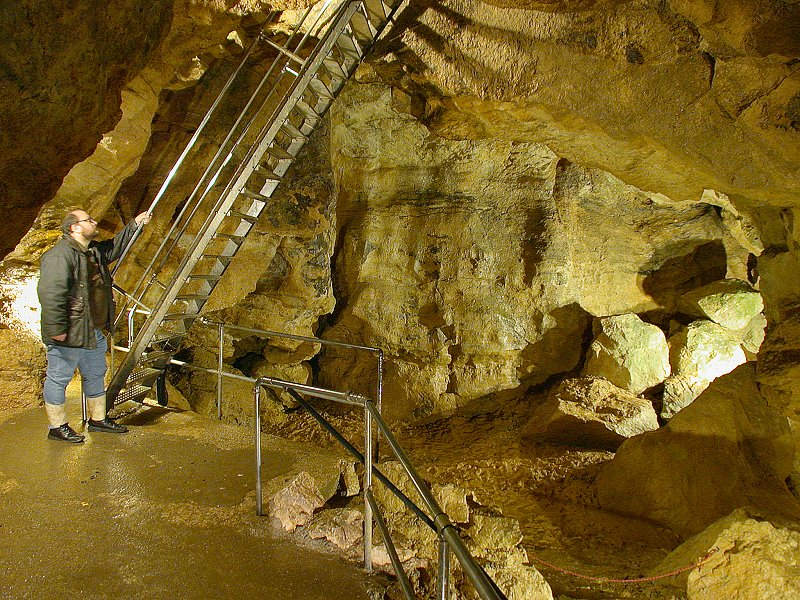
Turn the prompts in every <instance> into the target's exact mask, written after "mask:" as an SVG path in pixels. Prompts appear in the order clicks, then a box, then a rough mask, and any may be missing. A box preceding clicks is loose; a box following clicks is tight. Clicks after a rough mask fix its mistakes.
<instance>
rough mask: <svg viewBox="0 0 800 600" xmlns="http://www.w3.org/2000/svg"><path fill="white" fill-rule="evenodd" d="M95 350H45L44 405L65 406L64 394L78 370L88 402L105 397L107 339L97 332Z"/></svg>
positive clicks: (96, 330)
mask: <svg viewBox="0 0 800 600" xmlns="http://www.w3.org/2000/svg"><path fill="white" fill-rule="evenodd" d="M94 334H95V338H96V339H97V347H96V348H94V349H92V350H88V349H86V348H68V347H66V346H56V345H55V344H52V345H50V344H48V346H47V375H46V376H45V378H44V401H45V403H47V404H64V401H65V400H66V398H65V396H64V392H65V391H66V389H67V385H68V384H69V382H70V381H71V380H72V376H73V375H74V373H75V368H76V367H77V368H78V369H79V370H80V372H81V379H82V383H83V391H84V393H85V394H86V397H87V398H96V397H97V396H102V395H103V394H105V391H106V389H105V381H104V378H105V374H106V350H107V349H108V345H107V344H106V337H105V336H104V335H103V332H102V331H100V330H99V329H95V331H94Z"/></svg>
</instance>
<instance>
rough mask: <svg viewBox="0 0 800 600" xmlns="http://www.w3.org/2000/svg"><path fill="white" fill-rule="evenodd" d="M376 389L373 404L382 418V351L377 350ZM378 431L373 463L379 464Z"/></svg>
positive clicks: (378, 432)
mask: <svg viewBox="0 0 800 600" xmlns="http://www.w3.org/2000/svg"><path fill="white" fill-rule="evenodd" d="M377 387H378V389H377V390H376V397H375V403H376V406H377V407H378V414H379V415H381V416H383V412H382V409H381V405H382V399H383V350H380V349H378V386H377ZM380 435H381V434H380V431H377V432H376V434H375V462H380V443H381V442H380Z"/></svg>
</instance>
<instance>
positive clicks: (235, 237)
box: [214, 232, 245, 244]
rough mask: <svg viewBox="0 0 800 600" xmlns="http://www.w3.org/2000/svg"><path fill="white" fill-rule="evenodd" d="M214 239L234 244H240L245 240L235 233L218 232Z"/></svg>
mask: <svg viewBox="0 0 800 600" xmlns="http://www.w3.org/2000/svg"><path fill="white" fill-rule="evenodd" d="M214 237H215V238H219V239H221V240H231V241H233V242H236V243H237V244H241V243H242V242H243V241H244V238H245V236H243V235H238V234H236V233H219V232H217V233H215V234H214Z"/></svg>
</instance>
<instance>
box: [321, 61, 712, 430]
mask: <svg viewBox="0 0 800 600" xmlns="http://www.w3.org/2000/svg"><path fill="white" fill-rule="evenodd" d="M365 72H366V73H367V75H369V71H368V70H367V71H365ZM395 99H396V95H394V94H393V93H392V90H391V89H389V88H388V87H386V86H384V85H381V84H377V83H369V84H361V85H352V84H351V85H348V86H347V87H346V89H345V90H344V92H343V94H342V95H341V96H340V97H339V98H338V99H337V102H336V104H334V106H333V107H332V112H331V149H332V152H331V163H332V167H333V171H334V173H336V174H337V178H340V179H338V180H337V186H338V187H339V189H340V190H341V192H340V194H339V197H338V199H337V205H336V209H337V225H338V228H339V229H338V240H337V248H338V249H339V251H338V252H337V257H336V265H335V273H336V276H335V281H334V287H335V289H336V290H337V302H338V309H337V312H336V313H335V317H334V318H333V319H332V320H331V321H330V322H329V326H328V327H327V329H326V330H325V334H326V335H329V336H330V337H332V338H334V339H343V340H351V341H357V342H358V343H367V344H370V345H377V346H380V347H383V348H384V349H385V350H386V351H387V373H386V383H385V392H386V395H387V397H391V398H392V401H391V403H386V407H387V411H389V412H388V413H387V414H389V415H390V416H391V417H394V416H402V415H408V414H416V415H418V416H421V415H425V414H429V413H431V412H436V411H443V410H452V409H454V408H457V407H458V406H461V405H463V404H464V403H466V402H469V401H470V400H472V399H474V398H477V397H480V396H482V395H485V394H487V393H490V392H493V391H497V390H503V389H513V388H517V387H519V386H520V385H530V384H535V383H538V382H542V381H544V379H546V378H547V377H548V376H550V375H552V374H554V373H559V372H564V371H567V370H569V369H571V368H574V367H575V366H576V365H577V364H578V361H579V360H580V346H582V336H583V333H584V331H585V329H586V315H585V313H590V314H594V315H598V316H606V315H608V314H618V313H620V312H623V313H624V312H630V311H632V310H636V311H638V310H652V309H656V308H664V307H670V306H673V305H674V302H675V300H676V298H677V296H678V295H680V293H682V292H684V291H687V290H689V289H692V288H694V287H697V286H699V285H703V284H705V283H708V282H710V281H713V280H714V279H718V278H720V277H721V276H723V275H721V273H722V274H724V272H725V258H724V250H723V248H722V243H721V236H722V233H721V229H720V224H719V217H718V216H717V214H716V213H715V211H713V210H709V209H710V207H709V206H708V205H690V206H681V207H675V206H670V205H667V204H663V203H660V202H657V201H656V200H654V199H653V198H651V197H650V196H649V195H648V194H646V193H645V192H643V191H641V190H637V189H636V188H633V187H631V186H627V185H625V184H624V183H622V182H620V181H619V180H617V179H615V178H614V177H612V176H610V175H608V174H607V173H603V172H601V171H596V170H592V169H586V168H583V167H580V166H579V165H575V164H572V163H570V162H569V161H565V160H560V159H558V157H556V156H555V155H554V154H553V153H552V152H551V151H550V150H549V149H548V148H546V147H544V146H540V145H537V144H519V143H508V144H507V143H501V144H499V145H498V144H496V143H494V142H492V141H488V140H478V141H473V140H453V139H451V140H448V139H442V138H441V137H439V136H435V135H431V133H430V132H429V131H428V130H427V129H425V128H424V127H423V126H422V125H421V124H420V123H419V122H418V121H417V120H415V119H414V118H413V116H411V115H408V114H406V113H402V112H398V110H396V103H395ZM611 198H615V199H619V198H623V199H624V202H617V201H616V200H615V201H610V199H611ZM676 239H677V240H680V241H679V242H676ZM673 263H674V264H673ZM466 282H469V283H466ZM608 289H613V290H614V293H613V294H609V293H607V291H606V290H608ZM398 315H402V317H398ZM371 360H372V359H371V358H369V357H367V358H365V359H360V358H358V357H354V356H352V355H345V354H343V353H328V352H326V354H325V355H324V356H323V357H322V358H321V360H320V366H321V370H320V377H321V380H322V381H324V382H325V383H327V384H330V385H341V384H343V383H347V384H348V385H353V384H352V382H353V381H365V385H364V391H365V392H369V391H370V390H371V389H374V375H372V374H373V373H374V371H375V366H374V363H373V362H371Z"/></svg>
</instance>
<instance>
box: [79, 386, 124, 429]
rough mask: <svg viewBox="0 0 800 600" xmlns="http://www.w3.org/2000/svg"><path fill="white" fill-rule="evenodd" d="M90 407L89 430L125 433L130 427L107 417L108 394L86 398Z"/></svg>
mask: <svg viewBox="0 0 800 600" xmlns="http://www.w3.org/2000/svg"><path fill="white" fill-rule="evenodd" d="M86 404H87V405H88V408H89V427H88V429H89V431H100V432H103V433H125V432H126V431H128V428H127V427H125V425H120V424H119V423H115V422H114V421H112V420H110V419H107V418H106V395H105V394H103V395H102V396H95V397H94V398H86Z"/></svg>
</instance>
